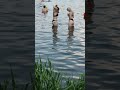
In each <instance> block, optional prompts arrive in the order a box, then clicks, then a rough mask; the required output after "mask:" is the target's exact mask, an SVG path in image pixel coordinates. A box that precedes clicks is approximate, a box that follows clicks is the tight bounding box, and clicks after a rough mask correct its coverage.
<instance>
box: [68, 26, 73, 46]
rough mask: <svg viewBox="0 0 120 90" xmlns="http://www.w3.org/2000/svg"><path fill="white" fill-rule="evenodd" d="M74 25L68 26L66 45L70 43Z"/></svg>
mask: <svg viewBox="0 0 120 90" xmlns="http://www.w3.org/2000/svg"><path fill="white" fill-rule="evenodd" d="M73 33H74V26H71V27H68V47H69V46H71V45H72V41H73V36H74V35H73Z"/></svg>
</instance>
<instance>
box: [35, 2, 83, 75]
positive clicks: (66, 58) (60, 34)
mask: <svg viewBox="0 0 120 90" xmlns="http://www.w3.org/2000/svg"><path fill="white" fill-rule="evenodd" d="M46 1H47V0H45V1H44V2H41V6H43V5H46V6H47V7H48V9H49V12H48V13H47V15H46V17H45V16H44V15H43V14H41V10H42V7H39V6H40V3H39V1H36V5H35V58H36V59H38V58H39V55H40V56H41V58H42V61H43V62H44V61H46V57H49V58H50V60H51V61H52V63H53V65H54V68H55V70H59V71H62V72H63V73H66V75H67V76H70V75H71V74H70V73H73V71H74V74H73V76H75V77H78V76H79V74H78V73H84V72H85V67H84V66H85V63H84V61H85V58H84V56H85V55H84V50H85V49H84V47H85V44H84V40H85V32H84V29H85V27H84V26H85V25H84V24H85V23H84V19H83V13H84V10H85V9H84V7H85V3H84V0H76V2H74V1H73V0H71V1H70V0H66V3H67V4H66V3H65V2H64V1H63V0H52V1H51V2H46ZM56 2H57V3H56ZM77 2H81V4H79V3H77ZM55 4H57V5H58V6H59V8H60V11H59V15H58V17H57V21H58V27H52V20H53V6H54V5H55ZM74 6H75V7H74ZM68 7H71V8H72V10H73V11H74V15H75V17H74V27H71V28H69V30H68V19H69V18H68V16H67V13H68V12H67V10H66V9H67V8H68ZM79 7H81V8H79ZM78 8H79V9H78ZM73 33H74V35H73Z"/></svg>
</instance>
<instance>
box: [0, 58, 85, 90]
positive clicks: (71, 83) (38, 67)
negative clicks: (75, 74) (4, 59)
mask: <svg viewBox="0 0 120 90" xmlns="http://www.w3.org/2000/svg"><path fill="white" fill-rule="evenodd" d="M11 77H12V80H11V83H10V82H9V81H7V80H6V81H4V83H1V84H0V90H9V89H8V87H9V86H11V87H12V90H20V89H18V87H17V84H16V82H15V78H14V74H13V71H12V69H11ZM30 77H31V82H30V83H27V84H25V85H24V86H23V88H22V89H21V90H30V89H28V88H29V87H31V90H85V75H84V74H81V75H80V77H79V79H70V78H68V79H63V77H62V74H61V73H59V72H55V71H54V69H53V67H52V64H51V62H50V60H48V61H47V62H44V63H43V62H42V61H41V59H40V60H39V61H37V62H36V63H35V77H32V74H30Z"/></svg>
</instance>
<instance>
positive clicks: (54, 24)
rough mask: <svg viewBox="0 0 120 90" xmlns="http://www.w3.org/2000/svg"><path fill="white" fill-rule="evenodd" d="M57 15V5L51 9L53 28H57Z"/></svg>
mask: <svg viewBox="0 0 120 90" xmlns="http://www.w3.org/2000/svg"><path fill="white" fill-rule="evenodd" d="M58 13H59V7H58V6H57V5H55V6H54V7H53V21H52V24H53V27H54V26H55V27H57V26H58V22H57V17H58Z"/></svg>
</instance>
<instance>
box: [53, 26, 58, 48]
mask: <svg viewBox="0 0 120 90" xmlns="http://www.w3.org/2000/svg"><path fill="white" fill-rule="evenodd" d="M57 29H58V27H57V26H52V32H53V45H54V46H57V40H58V37H57Z"/></svg>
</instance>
